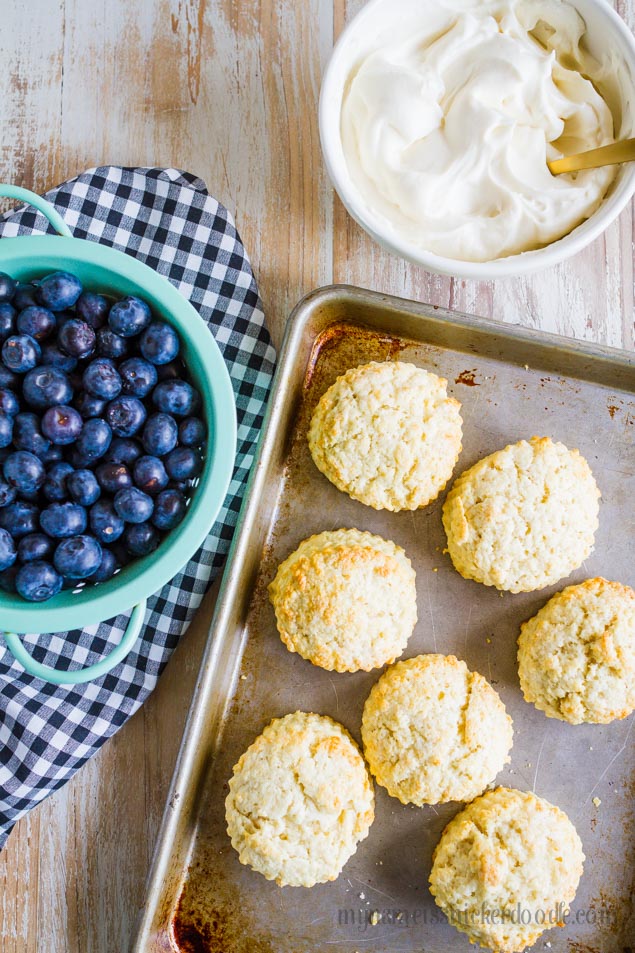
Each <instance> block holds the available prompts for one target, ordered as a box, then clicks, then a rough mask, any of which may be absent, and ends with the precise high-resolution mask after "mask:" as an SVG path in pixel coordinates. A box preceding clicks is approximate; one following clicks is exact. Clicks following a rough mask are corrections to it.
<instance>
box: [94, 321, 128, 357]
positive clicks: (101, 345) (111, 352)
mask: <svg viewBox="0 0 635 953" xmlns="http://www.w3.org/2000/svg"><path fill="white" fill-rule="evenodd" d="M97 353H98V354H99V355H100V357H110V358H112V359H113V361H116V360H119V359H120V358H122V357H125V356H126V354H127V353H128V342H127V341H126V339H125V338H122V337H120V335H118V334H115V332H114V331H111V330H110V328H100V329H99V331H98V332H97Z"/></svg>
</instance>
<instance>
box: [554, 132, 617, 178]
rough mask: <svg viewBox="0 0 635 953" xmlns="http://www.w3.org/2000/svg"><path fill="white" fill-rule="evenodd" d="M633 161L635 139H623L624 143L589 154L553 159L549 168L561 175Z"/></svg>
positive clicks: (612, 144) (602, 147)
mask: <svg viewBox="0 0 635 953" xmlns="http://www.w3.org/2000/svg"><path fill="white" fill-rule="evenodd" d="M633 161H635V139H623V140H622V142H612V143H611V144H610V145H609V146H600V148H599V149H590V150H589V151H588V152H579V153H577V154H576V155H573V156H563V158H562V159H553V160H552V161H551V162H548V163H547V166H548V168H549V171H550V172H551V173H552V174H553V175H561V174H562V173H563V172H578V171H579V170H580V169H598V168H599V167H600V166H602V165H615V164H616V163H617V162H633Z"/></svg>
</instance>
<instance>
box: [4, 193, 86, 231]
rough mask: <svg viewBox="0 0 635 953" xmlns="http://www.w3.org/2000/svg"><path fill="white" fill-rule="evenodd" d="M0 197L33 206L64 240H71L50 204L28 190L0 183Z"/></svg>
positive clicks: (58, 214) (57, 213)
mask: <svg viewBox="0 0 635 953" xmlns="http://www.w3.org/2000/svg"><path fill="white" fill-rule="evenodd" d="M0 196H2V197H4V198H5V199H17V200H18V202H25V203H26V204H27V205H33V206H34V207H35V208H36V209H37V210H38V212H41V213H42V215H43V216H44V217H45V218H46V219H48V221H49V222H50V223H51V225H52V226H53V228H54V229H55V230H56V231H57V232H59V234H60V235H63V236H64V238H72V237H73V233H72V232H71V230H70V229H69V227H68V225H67V224H66V222H65V221H64V219H63V218H62V216H61V215H60V213H59V212H58V211H57V209H54V208H53V206H52V205H51V203H50V202H47V201H46V199H43V198H42V196H41V195H37V194H36V193H35V192H31V191H30V190H29V189H23V188H21V187H20V186H19V185H4V184H3V183H2V182H0Z"/></svg>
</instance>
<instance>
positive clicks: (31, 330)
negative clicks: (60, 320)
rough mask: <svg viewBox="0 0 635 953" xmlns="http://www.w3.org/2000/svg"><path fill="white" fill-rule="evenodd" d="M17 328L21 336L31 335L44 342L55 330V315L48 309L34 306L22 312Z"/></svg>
mask: <svg viewBox="0 0 635 953" xmlns="http://www.w3.org/2000/svg"><path fill="white" fill-rule="evenodd" d="M15 326H16V328H17V329H18V331H19V333H20V334H29V335H30V336H31V337H32V338H35V340H36V341H44V340H45V339H46V338H48V337H50V336H51V334H52V333H53V331H54V330H55V315H54V314H53V312H52V311H49V309H48V308H40V307H39V306H38V305H34V306H33V307H31V308H25V309H24V311H20V314H19V315H18V317H17V320H16V322H15Z"/></svg>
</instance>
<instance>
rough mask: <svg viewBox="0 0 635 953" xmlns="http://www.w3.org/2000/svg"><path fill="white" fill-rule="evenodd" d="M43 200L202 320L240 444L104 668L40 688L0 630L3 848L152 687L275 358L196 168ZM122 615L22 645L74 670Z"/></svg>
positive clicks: (217, 529)
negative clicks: (121, 651)
mask: <svg viewBox="0 0 635 953" xmlns="http://www.w3.org/2000/svg"><path fill="white" fill-rule="evenodd" d="M46 198H47V199H48V200H49V201H50V202H52V204H54V205H55V206H56V208H57V210H58V211H59V212H60V213H61V215H62V218H63V219H64V220H65V222H66V223H67V225H68V226H69V227H70V229H71V231H72V232H73V234H74V235H75V236H76V237H78V238H88V239H90V240H91V241H97V242H103V243H104V244H105V245H111V246H113V247H114V248H118V249H119V250H120V251H123V252H126V253H127V254H129V255H133V256H134V257H135V258H138V259H140V260H141V261H144V262H146V264H148V265H150V267H151V268H154V269H155V270H156V271H158V272H160V273H161V274H162V275H165V277H166V278H168V279H169V280H170V281H171V282H172V283H173V284H174V285H176V287H177V288H178V289H179V291H180V292H181V293H182V294H183V295H184V296H185V297H186V298H188V299H189V300H190V301H191V302H192V304H193V305H194V307H195V308H196V309H197V311H198V312H199V313H200V314H201V316H202V317H203V318H204V320H205V321H206V322H207V324H208V326H209V327H210V329H211V331H212V333H213V335H214V337H215V339H216V342H217V344H218V346H219V347H220V349H221V352H222V354H223V357H224V359H225V362H226V364H227V367H228V370H229V374H230V377H231V380H232V385H233V388H234V394H235V397H236V404H237V411H238V455H237V459H236V468H235V470H234V474H233V478H232V482H231V484H230V488H229V492H228V495H227V498H226V500H225V503H224V505H223V507H222V509H221V511H220V514H219V517H218V521H217V522H216V524H215V526H214V527H213V528H212V531H211V533H210V535H209V536H208V538H207V540H206V541H205V543H204V545H203V546H202V548H201V549H200V550H199V552H198V553H196V555H195V556H194V558H193V559H192V560H191V561H190V562H189V563H188V565H187V566H186V567H185V568H184V569H183V571H182V572H180V573H179V574H178V575H177V576H175V577H174V579H173V580H172V581H171V582H170V583H168V584H167V585H166V586H165V588H164V589H163V590H162V591H161V592H160V593H158V595H155V596H154V597H152V598H151V599H150V600H149V601H148V610H147V613H146V618H145V626H144V629H143V633H142V637H141V639H140V641H139V642H138V643H137V645H136V647H135V649H134V651H133V652H132V653H131V654H130V655H129V656H128V657H127V658H126V659H125V660H124V661H123V662H121V663H120V664H119V665H118V666H117V667H116V668H114V669H113V670H112V671H111V672H110V673H109V674H107V675H105V676H103V677H102V678H100V679H99V680H97V681H95V682H89V683H88V684H86V685H78V686H76V687H64V686H61V687H58V686H55V685H50V684H48V683H45V682H43V681H41V680H40V679H37V678H33V677H32V676H30V675H27V674H25V672H24V670H23V669H22V667H21V666H20V665H19V663H18V662H16V661H14V660H13V657H12V656H11V655H10V654H9V652H8V650H7V649H6V648H5V647H4V645H3V640H2V636H1V635H0V848H2V846H3V845H4V843H5V841H6V839H7V836H8V834H9V831H10V830H11V827H12V826H13V824H14V823H15V821H16V820H17V819H18V818H19V817H21V816H22V815H23V814H25V813H26V812H27V811H28V810H30V808H32V807H33V806H34V805H35V804H37V803H39V802H40V801H42V800H43V799H44V798H45V797H47V795H49V794H51V792H52V791H54V790H56V789H57V788H59V787H61V786H62V785H63V784H64V783H65V782H66V781H68V780H69V778H70V777H72V775H73V774H74V773H75V771H77V769H78V768H79V767H81V765H82V764H84V763H85V762H86V761H87V760H88V758H90V757H91V755H93V754H94V753H95V752H96V751H97V750H98V749H99V747H100V746H101V745H102V744H103V743H104V741H106V739H107V738H109V737H110V736H111V735H113V734H114V733H115V732H116V731H117V729H118V728H120V727H121V725H122V724H123V723H124V722H125V721H126V719H127V718H129V717H130V715H132V714H133V713H134V712H135V711H136V710H137V709H138V708H139V707H140V705H141V704H142V703H143V701H144V700H145V699H146V698H147V697H148V695H149V694H150V692H151V691H152V689H153V688H154V686H155V685H156V683H157V680H158V678H159V675H160V674H161V671H162V669H163V667H164V666H165V664H166V662H167V660H168V658H169V657H170V654H171V653H172V651H173V649H174V647H175V645H176V643H177V642H178V639H179V636H180V635H181V633H182V632H183V631H184V630H185V629H186V627H187V625H188V623H189V621H190V619H191V617H192V615H193V614H194V612H195V610H196V608H197V607H198V605H199V604H200V602H201V600H202V598H203V596H204V594H205V592H206V590H207V589H208V587H209V586H210V584H211V582H212V580H213V579H214V577H215V576H216V575H217V574H218V571H219V569H220V567H221V566H222V564H223V559H224V557H225V555H226V553H227V550H228V548H229V543H230V541H231V538H232V533H233V530H234V526H235V524H236V519H237V515H238V511H239V509H240V504H241V499H242V494H243V492H244V489H245V482H246V480H247V476H248V474H249V469H250V467H251V464H252V461H253V456H254V448H255V444H256V440H257V437H258V433H259V431H260V427H261V424H262V420H263V413H264V408H265V404H266V401H267V397H268V394H269V388H270V384H271V377H272V373H273V366H274V360H275V353H274V351H273V349H272V347H271V343H270V341H269V335H268V333H267V330H266V328H265V325H264V317H263V314H262V310H261V306H260V301H259V298H258V290H257V288H256V283H255V281H254V277H253V274H252V271H251V266H250V264H249V259H248V258H247V255H246V253H245V249H244V248H243V246H242V244H241V241H240V238H239V236H238V234H237V232H236V228H235V226H234V223H233V221H232V218H231V216H230V214H229V213H228V212H227V210H226V209H225V208H223V206H222V205H219V203H218V202H217V201H216V200H215V199H213V198H212V197H211V196H210V195H208V193H207V189H206V186H205V183H204V182H202V181H201V180H200V179H197V178H195V177H194V176H192V175H188V174H187V173H185V172H180V171H178V170H176V169H126V168H119V167H114V166H106V167H102V168H98V169H90V170H89V171H88V172H85V173H84V174H83V175H80V176H79V177H78V178H76V179H73V180H71V181H69V182H65V183H64V184H63V185H61V186H60V187H59V188H56V189H53V190H52V191H51V192H48V193H47V195H46ZM52 231H54V229H53V228H52V227H51V226H50V225H48V223H47V221H46V220H45V219H44V217H43V216H42V215H41V214H40V213H38V212H36V211H35V210H34V209H32V208H30V207H28V208H24V209H21V210H19V211H16V212H10V213H9V214H7V215H5V216H4V217H0V240H1V238H2V237H11V236H14V235H21V234H28V233H34V232H52ZM0 262H1V249H0ZM0 270H1V268H0ZM127 621H128V616H127V615H121V616H118V617H117V618H116V619H112V620H110V621H109V622H104V623H101V624H99V625H96V626H91V627H89V628H87V629H85V630H83V631H73V632H64V633H59V634H56V635H52V636H40V637H39V638H38V637H36V636H33V637H31V636H27V637H25V642H26V643H27V644H28V645H29V646H30V651H31V652H32V654H33V656H34V657H35V658H36V659H37V660H38V661H40V662H44V663H45V664H47V665H56V666H57V667H58V668H62V667H63V668H68V669H72V668H75V667H78V666H84V665H86V664H87V663H92V662H96V661H97V660H98V659H99V658H100V657H101V656H102V654H103V653H104V651H105V650H106V649H107V648H108V647H109V646H112V645H114V644H116V643H117V642H119V640H120V639H121V636H122V634H123V632H124V630H125V628H126V624H127ZM1 628H2V619H0V630H1ZM32 646H36V647H35V648H33V647H32Z"/></svg>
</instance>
